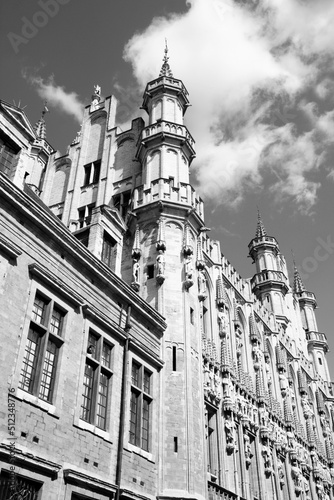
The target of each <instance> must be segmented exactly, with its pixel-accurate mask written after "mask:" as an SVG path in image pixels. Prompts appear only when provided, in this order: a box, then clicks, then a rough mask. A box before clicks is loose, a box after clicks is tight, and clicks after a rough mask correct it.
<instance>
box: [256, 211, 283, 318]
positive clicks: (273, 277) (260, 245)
mask: <svg viewBox="0 0 334 500" xmlns="http://www.w3.org/2000/svg"><path fill="white" fill-rule="evenodd" d="M248 248H249V255H250V257H251V258H252V259H253V262H254V263H255V265H256V274H255V275H254V276H253V278H252V279H251V285H252V291H253V292H254V293H255V295H256V296H257V297H258V298H260V299H261V300H262V302H263V303H264V304H265V305H266V306H267V307H268V309H270V310H272V311H273V312H274V313H275V314H276V315H279V316H282V315H284V312H283V298H284V296H285V295H286V293H287V291H288V290H289V286H288V282H287V271H286V264H285V259H284V257H283V256H282V254H281V253H280V249H279V246H278V243H277V240H276V238H274V237H273V236H268V235H267V231H266V229H265V227H264V224H263V222H262V218H261V215H260V212H259V210H258V220H257V226H256V233H255V238H253V239H252V241H251V242H250V244H249V245H248Z"/></svg>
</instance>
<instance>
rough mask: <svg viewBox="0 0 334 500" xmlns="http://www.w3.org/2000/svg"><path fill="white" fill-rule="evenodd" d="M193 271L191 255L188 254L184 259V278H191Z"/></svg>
mask: <svg viewBox="0 0 334 500" xmlns="http://www.w3.org/2000/svg"><path fill="white" fill-rule="evenodd" d="M193 272H194V268H193V261H192V258H191V255H188V257H187V258H186V261H185V273H186V280H192V277H193Z"/></svg>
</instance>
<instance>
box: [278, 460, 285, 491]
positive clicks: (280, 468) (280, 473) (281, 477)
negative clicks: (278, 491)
mask: <svg viewBox="0 0 334 500" xmlns="http://www.w3.org/2000/svg"><path fill="white" fill-rule="evenodd" d="M277 470H278V479H279V484H280V486H281V488H282V486H284V484H285V474H284V468H283V465H282V464H278V467H277Z"/></svg>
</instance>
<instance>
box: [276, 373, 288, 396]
mask: <svg viewBox="0 0 334 500" xmlns="http://www.w3.org/2000/svg"><path fill="white" fill-rule="evenodd" d="M278 378H279V386H280V389H281V393H282V396H286V393H287V390H288V387H289V383H288V379H287V378H286V376H285V375H284V373H281V374H280V375H279V377H278Z"/></svg>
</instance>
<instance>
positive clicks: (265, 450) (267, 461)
mask: <svg viewBox="0 0 334 500" xmlns="http://www.w3.org/2000/svg"><path fill="white" fill-rule="evenodd" d="M262 456H263V460H264V468H265V469H266V472H271V470H272V458H271V450H270V447H269V446H268V445H267V444H266V445H264V446H263V447H262Z"/></svg>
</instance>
